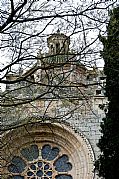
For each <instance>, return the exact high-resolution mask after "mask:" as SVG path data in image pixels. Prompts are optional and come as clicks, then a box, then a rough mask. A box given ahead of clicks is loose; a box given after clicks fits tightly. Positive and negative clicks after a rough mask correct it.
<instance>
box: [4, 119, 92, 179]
mask: <svg viewBox="0 0 119 179" xmlns="http://www.w3.org/2000/svg"><path fill="white" fill-rule="evenodd" d="M3 140H4V142H5V143H6V144H7V145H6V146H5V147H4V150H3V156H4V157H3V158H4V161H3V163H4V166H5V167H3V171H2V173H4V174H5V173H6V174H7V173H8V171H7V169H8V168H7V167H8V166H9V165H10V161H11V160H12V158H13V156H20V157H21V152H20V151H21V150H22V149H23V148H28V146H31V145H37V146H38V148H39V149H40V148H42V147H43V146H45V145H49V146H51V147H52V148H53V147H58V148H59V150H60V152H59V154H58V155H59V157H61V156H63V155H65V156H68V161H67V162H68V163H70V164H71V165H72V168H71V169H70V170H69V171H68V172H66V175H67V176H70V177H72V178H71V179H92V178H93V177H94V173H93V169H94V168H93V163H94V154H93V150H92V148H91V145H90V144H89V142H88V140H87V139H86V138H85V136H84V135H83V134H82V133H77V132H75V131H74V130H73V129H72V128H71V127H70V126H68V125H66V124H63V123H58V122H53V123H50V122H45V123H32V124H27V125H26V126H22V127H19V128H17V129H14V130H11V131H9V132H7V133H6V134H5V135H4V136H3ZM39 151H40V150H39ZM54 161H55V159H54ZM26 162H27V160H26ZM35 162H36V160H35ZM61 175H63V174H62V173H61ZM55 176H56V175H54V176H53V177H52V178H53V179H55ZM58 176H59V178H58V179H60V173H59V175H58ZM70 177H69V178H66V179H70ZM61 178H62V177H61ZM15 179H16V178H15Z"/></svg>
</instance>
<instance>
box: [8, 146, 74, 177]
mask: <svg viewBox="0 0 119 179" xmlns="http://www.w3.org/2000/svg"><path fill="white" fill-rule="evenodd" d="M71 170H72V164H71V163H70V162H69V157H68V155H66V154H62V155H60V149H59V148H58V147H51V145H49V144H46V145H44V146H42V148H38V146H37V145H31V146H29V147H27V148H23V149H22V150H21V151H20V155H19V156H14V157H13V158H12V160H11V162H10V164H9V165H8V171H9V172H10V175H9V177H8V178H12V179H73V177H72V176H71V174H70V171H71Z"/></svg>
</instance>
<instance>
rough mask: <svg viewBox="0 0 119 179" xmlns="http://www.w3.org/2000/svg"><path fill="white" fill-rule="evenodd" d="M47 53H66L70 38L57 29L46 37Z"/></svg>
mask: <svg viewBox="0 0 119 179" xmlns="http://www.w3.org/2000/svg"><path fill="white" fill-rule="evenodd" d="M47 44H48V48H49V54H51V55H54V54H67V53H68V51H69V45H70V38H69V37H68V36H66V35H64V34H62V33H60V31H59V30H58V31H57V33H55V34H53V35H51V36H50V37H49V38H48V39H47Z"/></svg>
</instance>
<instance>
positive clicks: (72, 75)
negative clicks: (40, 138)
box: [0, 0, 117, 160]
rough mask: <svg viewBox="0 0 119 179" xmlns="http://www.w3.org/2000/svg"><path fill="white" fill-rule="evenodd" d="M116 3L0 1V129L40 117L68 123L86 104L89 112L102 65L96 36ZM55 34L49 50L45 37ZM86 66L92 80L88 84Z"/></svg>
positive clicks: (12, 127)
mask: <svg viewBox="0 0 119 179" xmlns="http://www.w3.org/2000/svg"><path fill="white" fill-rule="evenodd" d="M116 4H117V1H116V0H115V1H102V0H99V1H88V2H86V0H82V1H80V2H77V1H73V2H72V1H70V0H69V1H68V0H67V1H62V0H58V1H57V0H56V1H52V0H51V1H37V0H7V1H6V0H2V1H1V2H0V14H1V24H0V38H1V42H0V50H1V59H0V84H1V85H5V90H4V91H1V92H0V113H1V123H0V125H1V126H0V128H1V133H3V132H4V131H7V130H12V129H14V128H18V127H19V126H24V127H25V125H26V124H28V123H31V124H32V123H34V122H36V123H37V122H42V121H44V120H45V119H48V120H49V119H50V120H51V121H54V120H56V119H57V120H62V119H63V120H64V119H65V120H66V121H68V119H70V118H71V117H72V116H73V115H74V111H77V113H78V114H79V109H80V110H82V111H84V109H85V108H87V106H88V109H87V110H88V111H90V110H92V108H91V100H90V97H91V96H92V94H93V91H94V90H95V87H96V86H97V85H102V82H100V81H97V80H96V77H97V75H98V72H97V66H99V63H101V62H100V61H101V57H100V55H99V53H100V50H101V45H100V44H99V41H98V35H99V34H102V35H105V33H106V31H105V26H106V24H107V22H108V18H107V17H108V16H107V15H108V12H109V10H110V9H111V8H112V6H116ZM57 34H59V35H60V37H62V38H63V41H62V46H58V45H59V44H58V43H57V44H55V45H56V49H53V48H54V47H53V46H52V43H51V40H53V39H50V37H53V38H54V39H55V37H56V36H57ZM64 34H66V35H64ZM47 44H48V48H49V51H48V48H47ZM90 68H93V74H91V75H92V76H93V78H95V81H93V82H91V83H90V79H89V78H90V70H89V69H90ZM102 75H103V74H102ZM92 113H93V111H92ZM8 116H9V117H8ZM1 144H2V147H4V145H5V144H6V143H5V142H3V141H2V142H1ZM3 160H4V159H3ZM5 160H6V159H5Z"/></svg>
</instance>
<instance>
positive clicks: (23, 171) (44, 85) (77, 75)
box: [2, 32, 107, 179]
mask: <svg viewBox="0 0 119 179" xmlns="http://www.w3.org/2000/svg"><path fill="white" fill-rule="evenodd" d="M47 42H48V47H49V52H48V53H47V54H41V52H39V53H38V57H37V63H36V64H35V66H33V68H32V69H30V70H29V71H27V72H25V73H23V72H22V74H21V77H22V76H25V75H26V74H30V75H27V76H28V80H27V82H24V84H23V83H21V84H19V85H21V86H22V87H23V86H24V85H26V86H27V88H23V89H21V88H20V89H19V90H16V91H17V93H14V94H12V95H11V96H12V97H18V96H19V98H23V97H24V96H26V100H28V99H29V97H30V96H34V99H35V98H36V99H37V100H35V101H33V102H31V103H28V104H24V105H22V106H20V107H19V106H18V107H16V108H14V107H9V108H8V110H7V111H5V113H4V115H2V130H3V131H4V130H6V132H4V133H2V141H3V143H6V144H7V145H6V146H3V152H2V153H3V154H2V155H3V156H4V157H3V158H4V160H2V163H3V166H4V167H2V176H4V177H7V176H8V175H9V176H11V177H12V178H14V179H23V178H37V176H38V177H39V179H50V178H53V179H93V178H95V179H96V178H97V176H96V174H95V169H94V166H93V164H94V161H95V159H96V158H97V157H98V155H99V149H98V147H97V145H96V144H97V142H98V140H99V138H100V135H101V134H100V122H101V120H102V118H103V117H104V115H105V114H104V112H103V110H101V109H100V107H99V106H101V105H103V104H106V103H107V99H106V97H105V96H104V89H103V88H104V84H105V76H104V74H103V72H102V71H100V70H98V69H96V68H94V69H91V70H89V69H87V68H86V67H85V66H84V65H83V64H80V63H79V60H78V58H77V57H76V55H75V54H74V53H72V52H71V51H70V49H69V44H70V39H69V37H67V36H66V35H64V34H60V33H59V32H58V33H56V34H53V35H51V36H50V37H49V38H48V40H47ZM34 69H36V70H34ZM33 70H34V73H31V71H33ZM31 74H32V75H31ZM7 78H8V79H11V78H17V75H16V76H13V77H12V75H11V76H8V77H7ZM28 81H30V82H33V85H30V87H29V83H28ZM11 89H14V86H13V85H11V86H10V85H9V86H7V91H9V90H11ZM38 96H39V97H38ZM7 129H9V130H7ZM11 129H12V130H11ZM56 151H57V152H56ZM56 153H57V155H56ZM6 154H8V155H6ZM31 154H32V155H31ZM51 154H52V155H51ZM47 155H51V156H52V157H53V156H55V157H53V158H52V157H51V158H52V159H51V158H49V157H48V156H47ZM28 156H31V158H29V157H28ZM45 157H46V158H45ZM6 161H7V162H6ZM39 162H40V163H39ZM18 163H20V164H19V165H18ZM31 164H32V165H31ZM15 165H16V166H15ZM38 165H42V167H46V168H47V170H48V171H46V170H45V168H42V167H41V166H38ZM62 166H63V167H62ZM15 167H16V168H18V171H17V169H16V168H15ZM48 167H49V168H50V169H49V168H48Z"/></svg>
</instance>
